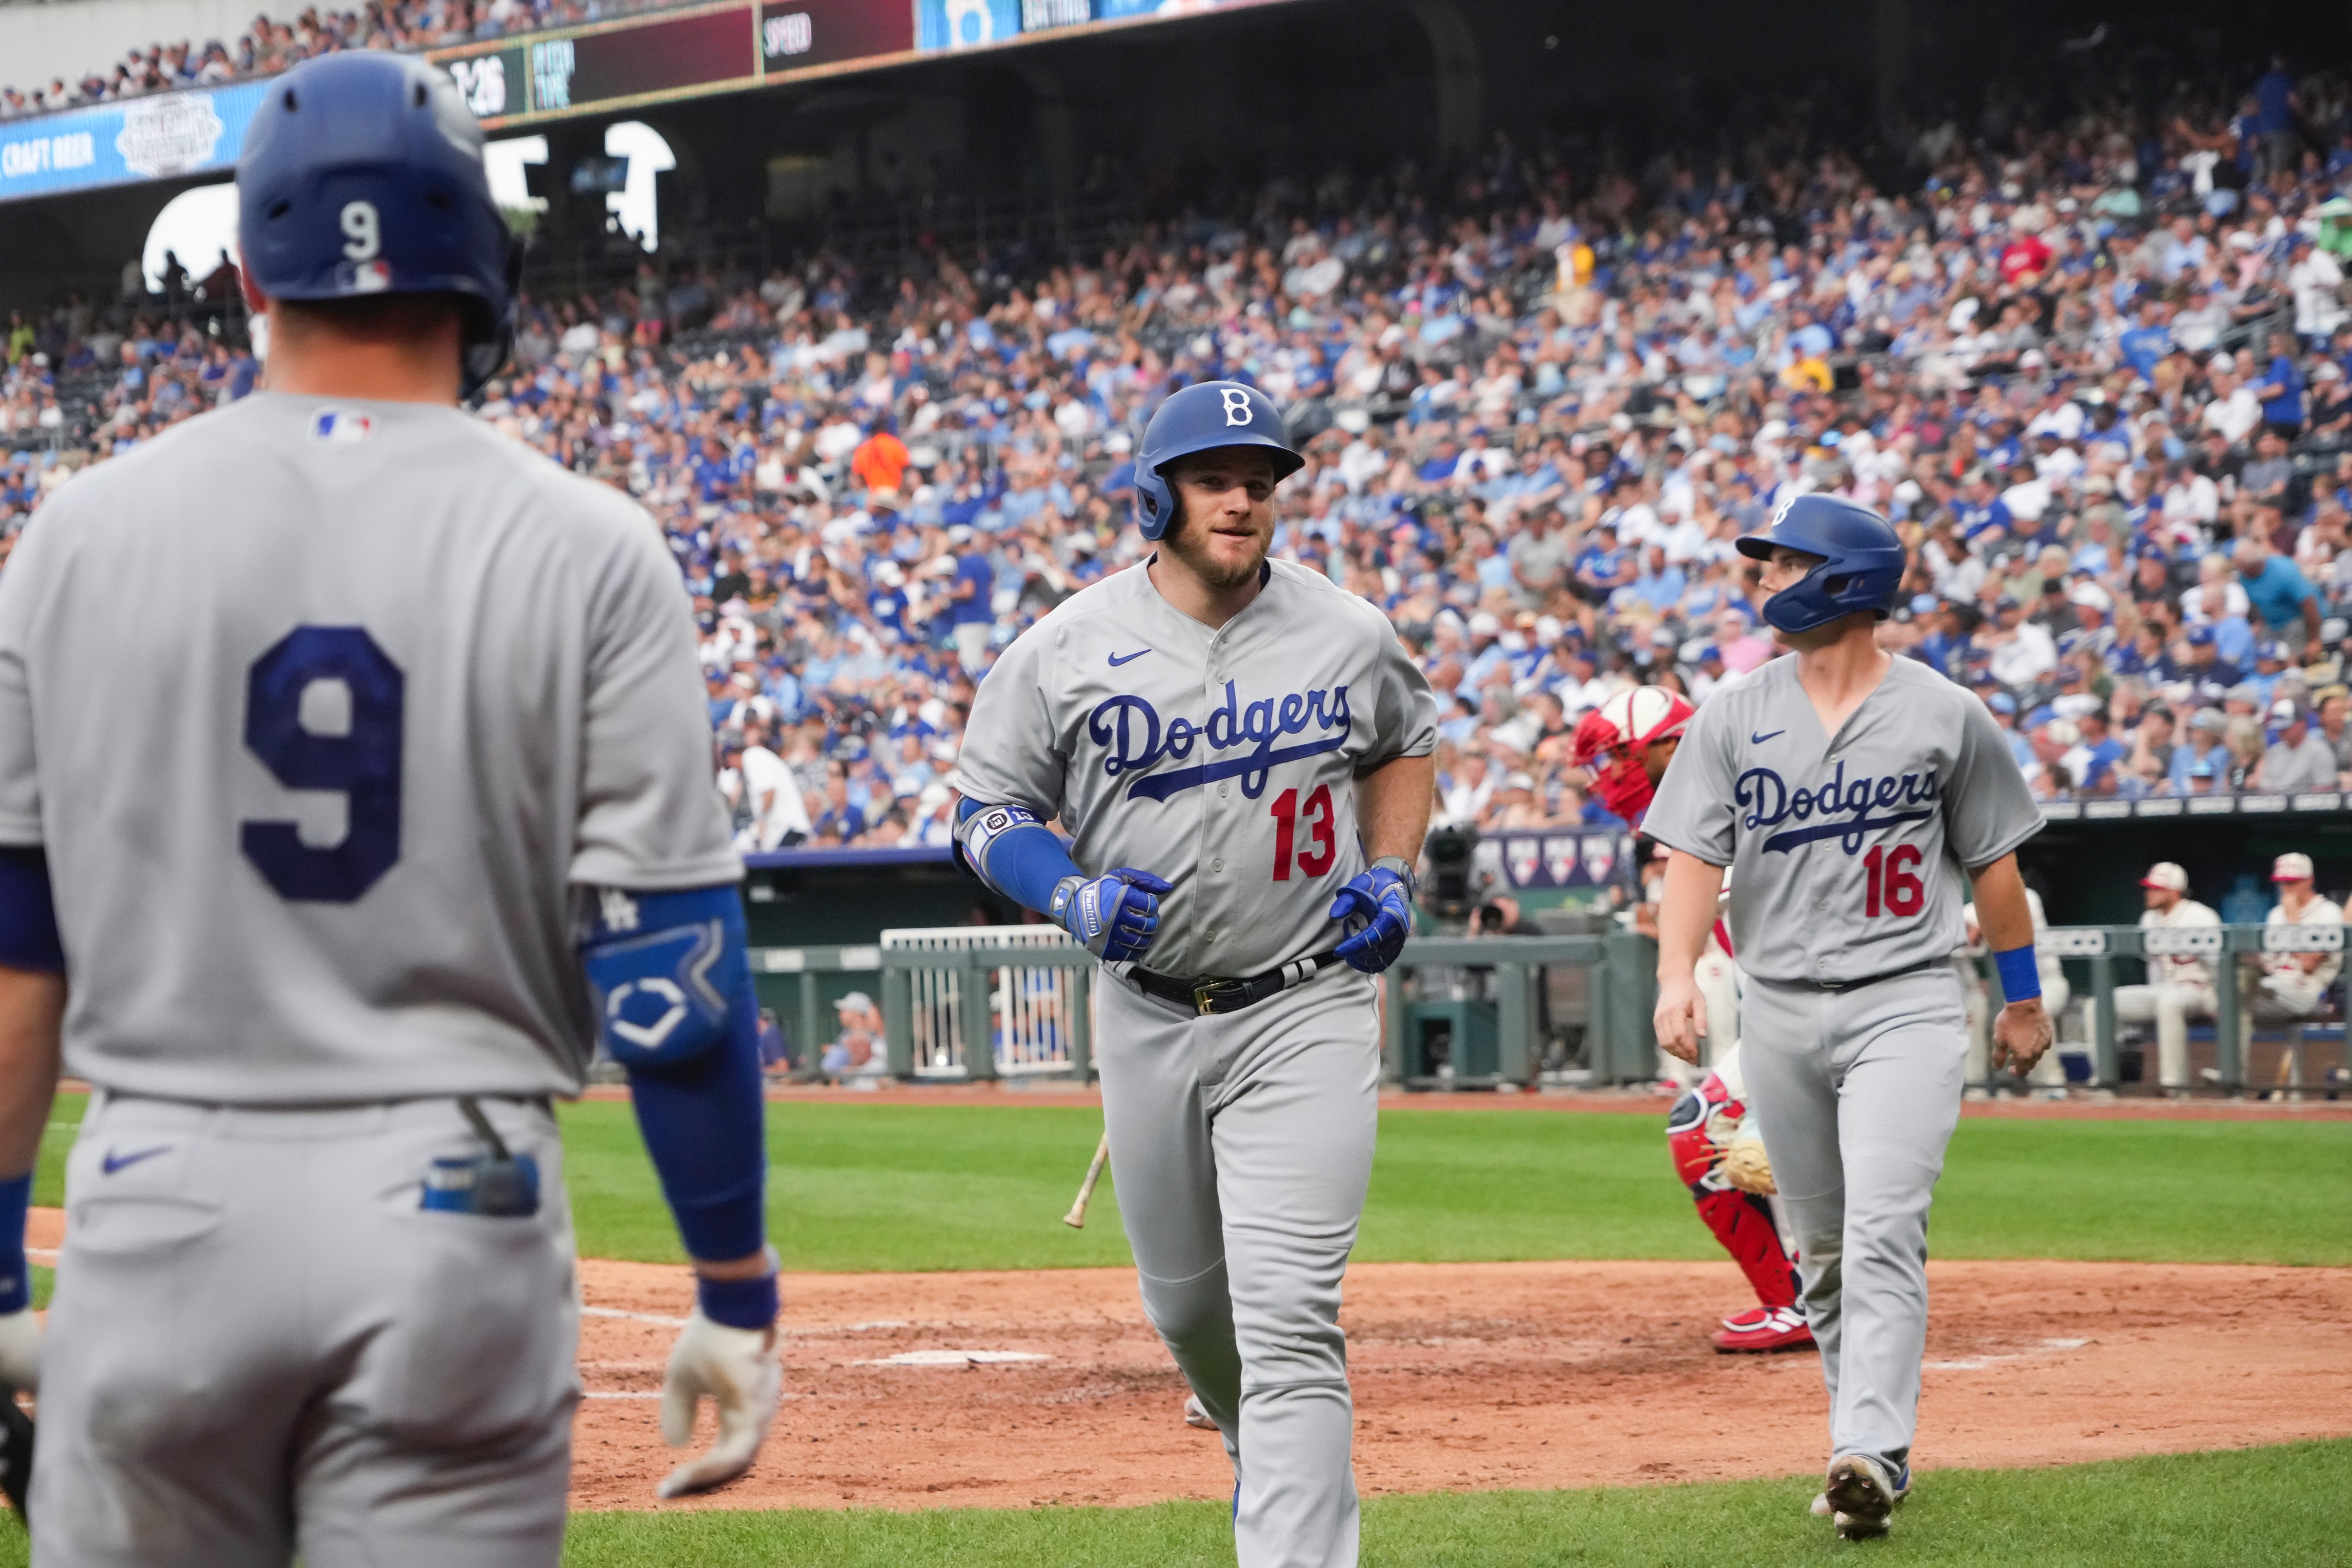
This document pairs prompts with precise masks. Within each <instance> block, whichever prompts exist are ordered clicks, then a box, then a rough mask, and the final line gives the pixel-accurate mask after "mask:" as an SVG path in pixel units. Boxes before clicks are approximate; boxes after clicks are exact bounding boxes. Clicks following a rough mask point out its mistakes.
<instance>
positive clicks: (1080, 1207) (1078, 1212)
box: [1062, 1132, 1110, 1230]
mask: <svg viewBox="0 0 2352 1568" xmlns="http://www.w3.org/2000/svg"><path fill="white" fill-rule="evenodd" d="M1109 1158H1110V1134H1109V1133H1108V1132H1105V1133H1104V1134H1103V1135H1102V1138H1101V1140H1100V1141H1099V1142H1097V1144H1096V1145H1095V1157H1094V1158H1093V1159H1091V1160H1089V1161H1087V1179H1086V1180H1084V1181H1082V1182H1080V1183H1079V1184H1078V1200H1077V1201H1076V1203H1073V1204H1072V1205H1070V1212H1069V1213H1067V1214H1066V1215H1064V1216H1062V1223H1063V1224H1065V1225H1066V1226H1068V1227H1069V1228H1071V1229H1073V1230H1084V1229H1085V1228H1087V1203H1088V1202H1089V1201H1091V1200H1092V1199H1093V1197H1094V1196H1095V1183H1097V1181H1100V1180H1101V1179H1102V1174H1103V1162H1104V1161H1106V1160H1108V1159H1109Z"/></svg>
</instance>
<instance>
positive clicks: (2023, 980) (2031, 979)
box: [1992, 945, 2042, 1002]
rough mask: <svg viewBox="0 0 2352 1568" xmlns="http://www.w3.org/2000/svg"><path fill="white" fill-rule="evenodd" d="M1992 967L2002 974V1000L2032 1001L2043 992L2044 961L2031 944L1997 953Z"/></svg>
mask: <svg viewBox="0 0 2352 1568" xmlns="http://www.w3.org/2000/svg"><path fill="white" fill-rule="evenodd" d="M1992 967H1993V968H1994V969H1995V970H1997V971H1999V973H2000V994H2001V999H2002V1000H2004V1001H2011V1002H2030V1001H2032V1000H2033V999H2034V998H2036V997H2039V996H2040V995H2041V994H2042V961H2041V959H2040V958H2038V957H2037V956H2035V955H2034V951H2033V948H2032V946H2031V945H2029V946H2023V947H2011V949H2009V951H2007V952H2005V953H1995V954H1994V955H1993V956H1992Z"/></svg>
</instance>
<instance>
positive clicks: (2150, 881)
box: [2139, 861, 2189, 893]
mask: <svg viewBox="0 0 2352 1568" xmlns="http://www.w3.org/2000/svg"><path fill="white" fill-rule="evenodd" d="M2139 884H2140V885H2141V886H2142V887H2160V888H2162V889H2164V890H2165V891H2166V892H2167V893H2187V892H2188V891H2189V873H2187V872H2185V871H2183V870H2181V869H2180V868H2179V866H2178V865H2175V864H2174V863H2173V862H2170V861H2158V862H2156V863H2155V864H2154V865H2152V866H2150V867H2148V868H2147V875H2146V876H2144V877H2142V878H2140V879H2139Z"/></svg>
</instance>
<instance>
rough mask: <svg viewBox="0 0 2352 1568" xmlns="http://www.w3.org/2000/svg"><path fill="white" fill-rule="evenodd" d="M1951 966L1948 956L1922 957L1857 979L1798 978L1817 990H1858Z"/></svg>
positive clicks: (1802, 983) (1804, 984)
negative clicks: (1901, 965) (1883, 981)
mask: <svg viewBox="0 0 2352 1568" xmlns="http://www.w3.org/2000/svg"><path fill="white" fill-rule="evenodd" d="M1949 967H1951V960H1950V959H1949V958H1924V959H1922V960H1920V961H1919V962H1918V963H1916V964H1906V965H1904V966H1903V967H1901V968H1899V969H1887V970H1885V971H1883V972H1881V973H1879V974H1875V975H1864V977H1862V978H1860V979H1859V980H1800V981H1798V982H1797V983H1798V984H1799V985H1801V986H1811V987H1812V988H1814V989H1815V990H1817V991H1858V990H1860V989H1862V988H1863V987H1864V986H1874V985H1876V984H1878V982H1879V981H1881V980H1899V979H1901V978H1902V977H1904V976H1906V975H1919V974H1925V973H1926V972H1927V970H1929V969H1944V968H1949Z"/></svg>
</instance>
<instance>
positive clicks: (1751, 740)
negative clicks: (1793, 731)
mask: <svg viewBox="0 0 2352 1568" xmlns="http://www.w3.org/2000/svg"><path fill="white" fill-rule="evenodd" d="M1788 733H1789V732H1788V731H1787V730H1785V729H1776V730H1774V731H1773V732H1772V735H1786V734H1788ZM1772 735H1758V734H1757V733H1756V732H1755V731H1753V730H1750V731H1748V745H1750V746H1761V745H1763V744H1764V743H1765V742H1766V741H1768V740H1769V739H1771V738H1772Z"/></svg>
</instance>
